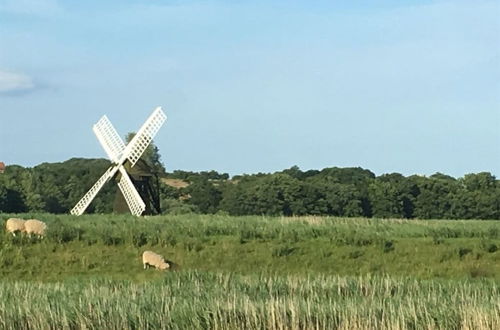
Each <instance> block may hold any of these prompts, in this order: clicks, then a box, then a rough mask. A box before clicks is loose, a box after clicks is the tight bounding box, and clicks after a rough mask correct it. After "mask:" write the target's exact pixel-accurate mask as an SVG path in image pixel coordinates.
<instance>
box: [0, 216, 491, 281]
mask: <svg viewBox="0 0 500 330" xmlns="http://www.w3.org/2000/svg"><path fill="white" fill-rule="evenodd" d="M10 216H14V215H0V219H3V220H4V219H7V218H8V217H10ZM15 216H17V217H24V218H38V219H41V220H44V221H45V222H47V224H48V232H47V236H46V237H45V238H44V239H43V240H41V241H40V240H38V239H34V238H33V239H29V238H27V237H20V236H18V237H14V238H13V237H12V236H10V235H8V234H6V233H4V234H3V235H1V234H0V276H3V277H4V278H17V279H44V280H61V279H63V278H66V277H70V276H74V275H102V276H111V277H114V278H121V279H139V280H142V278H143V277H145V276H146V275H144V273H143V271H142V264H141V261H140V256H141V254H142V252H143V251H144V250H146V249H150V250H154V251H155V252H158V253H161V254H163V255H164V256H165V257H167V259H169V260H172V261H173V262H175V263H177V264H179V265H180V266H181V267H182V269H185V270H204V271H235V272H238V273H242V274H252V273H254V272H256V271H259V272H265V273H268V274H275V273H279V274H303V275H307V274H316V273H320V274H337V275H363V274H378V275H383V274H391V275H397V276H416V277H419V278H434V277H445V278H483V277H486V278H497V279H500V251H499V249H500V221H472V220H467V221H446V220H436V221H432V220H425V221H424V220H377V219H347V218H330V217H296V218H273V217H259V216H252V217H229V216H217V215H215V216H214V215H212V216H209V215H184V216H158V217H145V218H136V217H132V216H117V215H86V216H81V217H74V216H69V215H51V214H24V215H15Z"/></svg>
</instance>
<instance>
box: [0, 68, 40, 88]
mask: <svg viewBox="0 0 500 330" xmlns="http://www.w3.org/2000/svg"><path fill="white" fill-rule="evenodd" d="M34 88H35V84H34V83H33V80H32V79H31V77H30V76H27V75H25V74H22V73H15V72H8V71H2V70H0V94H10V93H22V92H28V91H30V90H32V89H34Z"/></svg>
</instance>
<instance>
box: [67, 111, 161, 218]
mask: <svg viewBox="0 0 500 330" xmlns="http://www.w3.org/2000/svg"><path fill="white" fill-rule="evenodd" d="M166 119H167V116H166V115H165V113H163V111H162V110H161V107H158V108H156V109H155V110H154V111H153V113H152V114H151V115H150V116H149V118H148V119H147V120H146V121H145V122H144V124H143V125H142V127H141V128H140V129H139V131H138V132H137V134H136V135H135V136H134V137H133V138H132V140H131V141H130V142H129V143H128V144H127V145H125V143H124V142H123V140H122V139H121V138H120V136H119V135H118V133H117V132H116V130H115V128H114V127H113V125H112V124H111V122H110V121H109V120H108V117H106V116H103V117H102V118H101V119H100V120H99V121H98V122H97V123H96V124H95V125H94V127H93V131H94V133H95V135H96V136H97V139H98V140H99V142H100V143H101V145H102V147H103V148H104V150H105V151H106V154H107V155H108V157H109V159H110V160H111V162H112V165H111V167H110V168H108V170H107V171H106V172H104V174H103V175H102V176H101V177H100V178H99V180H97V182H96V183H95V184H94V185H93V186H92V188H90V190H89V191H87V193H86V194H85V195H84V196H83V197H82V199H80V201H79V202H78V203H77V204H76V205H75V207H74V208H73V209H72V210H71V214H73V215H81V214H82V213H83V212H84V211H85V209H87V207H88V206H89V205H90V203H91V202H92V200H93V199H94V198H95V196H96V195H97V193H98V192H99V191H100V190H101V188H102V187H103V186H104V185H105V184H106V182H108V181H109V180H110V179H111V178H113V177H114V176H115V175H118V174H119V176H120V178H119V181H118V187H119V188H120V191H121V192H122V194H123V197H124V198H125V201H126V202H127V205H128V208H129V209H130V212H131V213H132V214H133V215H136V216H140V215H141V214H142V213H143V212H144V210H145V209H146V204H145V203H144V201H143V200H142V198H141V196H140V194H139V192H138V191H137V189H136V187H135V186H134V183H133V182H132V180H131V179H130V177H129V174H128V173H127V170H126V168H125V166H124V165H125V163H127V167H129V166H130V167H129V168H132V167H133V166H134V165H135V164H136V163H137V161H138V160H139V159H140V158H141V155H142V153H143V152H144V150H146V148H147V147H148V146H149V144H150V143H151V141H152V140H153V137H154V136H155V135H156V133H157V132H158V130H159V129H160V127H161V126H162V125H163V123H164V122H165V120H166Z"/></svg>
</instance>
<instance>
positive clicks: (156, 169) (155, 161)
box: [125, 132, 166, 176]
mask: <svg viewBox="0 0 500 330" xmlns="http://www.w3.org/2000/svg"><path fill="white" fill-rule="evenodd" d="M135 135H136V133H135V132H130V133H128V134H127V136H126V137H125V140H126V141H127V143H129V142H130V141H132V139H133V138H134V136H135ZM141 159H142V160H144V161H145V162H146V164H147V165H148V166H149V167H151V169H152V171H153V173H156V174H157V175H159V176H164V175H165V174H166V170H165V166H164V165H163V163H162V161H161V155H160V149H158V147H157V146H156V145H155V144H154V142H153V141H151V143H150V144H149V145H148V147H147V148H146V150H144V153H143V154H142V156H141Z"/></svg>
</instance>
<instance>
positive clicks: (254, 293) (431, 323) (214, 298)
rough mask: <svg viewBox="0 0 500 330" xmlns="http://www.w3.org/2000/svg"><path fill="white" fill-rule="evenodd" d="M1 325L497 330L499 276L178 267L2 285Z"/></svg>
mask: <svg viewBox="0 0 500 330" xmlns="http://www.w3.org/2000/svg"><path fill="white" fill-rule="evenodd" d="M0 328H2V329H93V328H106V329H148V328H150V329H208V328H211V329H368V328H370V329H500V288H499V286H498V283H497V282H494V281H491V280H482V281H473V282H470V281H461V282H458V281H426V280H416V279H411V278H399V279H394V278H391V277H386V276H383V277H378V276H376V277H372V276H361V277H341V276H324V275H316V276H305V277H302V276H300V277H298V276H266V275H263V274H260V275H259V274H254V275H248V276H242V275H235V274H233V273H209V272H197V271H189V272H175V273H167V274H165V276H164V277H163V278H161V279H158V280H156V281H151V282H146V283H136V282H131V281H116V280H109V279H90V280H89V279H87V278H78V279H74V280H70V281H65V282H59V283H40V282H38V283H37V282H0Z"/></svg>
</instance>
